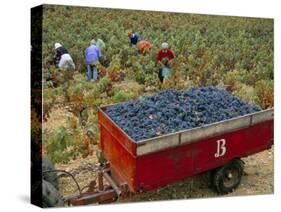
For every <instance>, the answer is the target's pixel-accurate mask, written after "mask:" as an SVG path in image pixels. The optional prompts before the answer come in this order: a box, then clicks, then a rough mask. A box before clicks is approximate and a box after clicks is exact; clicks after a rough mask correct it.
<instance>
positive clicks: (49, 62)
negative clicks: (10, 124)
mask: <svg viewBox="0 0 281 212" xmlns="http://www.w3.org/2000/svg"><path fill="white" fill-rule="evenodd" d="M130 31H137V32H139V33H140V35H141V37H142V38H143V39H145V40H149V41H150V42H151V43H152V45H153V47H152V51H151V52H150V53H149V54H146V55H144V56H143V55H140V54H138V52H137V49H136V47H135V46H131V45H129V39H128V36H127V34H128V32H130ZM273 31H274V30H273V20H271V19H258V18H242V17H225V16H207V15H191V14H177V13H160V12H151V11H131V10H111V9H102V8H83V7H69V6H44V15H43V74H44V79H43V80H44V81H43V100H44V105H43V106H44V108H43V110H44V111H43V116H44V123H43V136H44V141H43V151H44V153H45V154H47V155H48V156H49V157H50V158H51V160H52V161H53V162H54V163H68V162H69V161H70V160H74V159H75V158H79V157H87V156H88V155H92V154H94V150H95V148H96V147H95V145H96V144H97V143H98V142H99V128H98V122H97V117H96V112H97V108H98V107H99V106H100V105H105V104H110V103H116V102H124V101H127V100H131V99H136V98H140V97H141V96H147V95H150V94H154V93H156V92H159V91H161V90H162V89H164V88H163V87H161V86H160V85H159V80H158V69H159V67H158V65H157V61H156V54H157V52H158V50H159V49H160V45H161V43H162V42H168V43H169V45H170V47H171V49H172V50H173V51H174V52H175V55H176V58H175V59H174V63H173V65H172V70H173V72H172V76H171V77H170V79H169V83H168V85H167V87H168V88H173V89H175V90H187V89H189V88H192V87H203V86H217V87H221V88H225V89H227V90H228V91H230V92H232V93H233V94H234V95H236V96H238V97H240V98H241V99H243V100H244V101H246V102H248V103H253V104H257V105H258V106H260V107H261V108H269V107H272V106H273V98H274V96H273V78H274V74H273V71H274V70H273V69H274V67H273V55H274V52H273V43H274V40H273ZM93 33H96V34H97V36H99V38H101V39H103V40H104V41H105V44H106V48H105V49H104V50H103V57H102V60H101V63H100V64H99V65H98V69H99V71H100V72H101V75H102V78H101V79H100V80H99V81H98V82H87V81H86V76H85V71H86V70H85V69H86V67H85V64H84V50H85V48H86V47H87V46H88V44H89V42H90V40H91V39H92V35H93ZM55 42H60V43H61V44H62V45H63V46H65V47H66V48H67V49H68V51H69V53H70V55H71V56H72V58H73V60H74V63H75V65H76V70H75V71H74V72H63V71H59V70H57V69H56V68H55V66H54V65H53V56H54V43H55ZM58 111H61V112H60V113H59V112H58ZM54 116H56V117H54ZM52 117H53V118H52ZM54 120H55V121H56V122H55V123H53V121H54Z"/></svg>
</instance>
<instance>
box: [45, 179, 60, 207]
mask: <svg viewBox="0 0 281 212" xmlns="http://www.w3.org/2000/svg"><path fill="white" fill-rule="evenodd" d="M42 206H43V208H48V207H62V206H64V200H63V197H62V196H61V195H60V193H59V191H58V190H57V189H56V188H55V187H54V186H53V184H51V183H49V182H48V181H46V180H42Z"/></svg>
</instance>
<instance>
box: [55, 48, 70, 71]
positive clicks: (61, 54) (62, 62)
mask: <svg viewBox="0 0 281 212" xmlns="http://www.w3.org/2000/svg"><path fill="white" fill-rule="evenodd" d="M55 52H56V55H55V65H56V67H58V68H59V69H60V70H74V69H75V64H74V62H73V60H72V58H71V56H70V54H69V53H68V50H67V49H66V48H65V47H63V46H62V45H61V44H60V43H55Z"/></svg>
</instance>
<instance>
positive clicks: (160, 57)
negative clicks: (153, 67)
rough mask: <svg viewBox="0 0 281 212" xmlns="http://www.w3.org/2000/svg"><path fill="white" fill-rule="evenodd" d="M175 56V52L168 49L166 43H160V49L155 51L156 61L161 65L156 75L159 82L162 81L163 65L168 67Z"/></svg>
mask: <svg viewBox="0 0 281 212" xmlns="http://www.w3.org/2000/svg"><path fill="white" fill-rule="evenodd" d="M174 58H175V53H174V52H173V51H172V50H171V49H169V44H168V43H162V44H161V50H160V51H159V52H158V53H157V62H158V64H159V65H160V66H161V67H160V69H159V73H158V77H159V80H160V82H161V83H163V80H164V77H163V75H162V69H163V68H164V67H168V68H170V66H171V65H172V63H173V59H174Z"/></svg>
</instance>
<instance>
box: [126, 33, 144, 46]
mask: <svg viewBox="0 0 281 212" xmlns="http://www.w3.org/2000/svg"><path fill="white" fill-rule="evenodd" d="M128 37H129V39H130V44H131V45H136V44H137V42H138V41H140V40H141V37H140V34H139V33H137V32H129V33H128Z"/></svg>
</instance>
